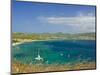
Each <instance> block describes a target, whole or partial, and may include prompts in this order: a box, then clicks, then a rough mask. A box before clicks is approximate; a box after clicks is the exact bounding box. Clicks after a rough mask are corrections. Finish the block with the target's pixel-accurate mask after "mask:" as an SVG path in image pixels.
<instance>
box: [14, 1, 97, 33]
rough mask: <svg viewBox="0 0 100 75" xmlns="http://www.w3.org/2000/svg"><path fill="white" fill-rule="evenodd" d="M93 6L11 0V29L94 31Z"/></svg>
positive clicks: (28, 30) (40, 31)
mask: <svg viewBox="0 0 100 75" xmlns="http://www.w3.org/2000/svg"><path fill="white" fill-rule="evenodd" d="M95 13H96V12H95V6H86V5H71V4H50V3H36V2H19V1H17V2H16V1H13V4H12V31H13V32H28V33H30V32H32V33H56V32H62V33H86V32H95Z"/></svg>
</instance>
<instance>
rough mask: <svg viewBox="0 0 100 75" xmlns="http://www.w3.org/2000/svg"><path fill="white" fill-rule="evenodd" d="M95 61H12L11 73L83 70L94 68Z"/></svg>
mask: <svg viewBox="0 0 100 75" xmlns="http://www.w3.org/2000/svg"><path fill="white" fill-rule="evenodd" d="M95 68H96V65H95V62H88V63H87V62H86V63H85V62H83V63H82V62H79V63H76V64H64V65H61V64H52V65H44V64H35V65H32V64H30V65H27V64H22V63H19V62H16V63H12V73H29V72H32V73H35V72H51V71H67V70H84V69H95Z"/></svg>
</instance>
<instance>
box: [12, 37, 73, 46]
mask: <svg viewBox="0 0 100 75" xmlns="http://www.w3.org/2000/svg"><path fill="white" fill-rule="evenodd" d="M54 40H61V39H45V40H21V41H20V42H16V43H12V46H16V45H20V44H23V43H27V42H34V41H54ZM62 40H66V39H62ZM74 40H75V39H73V41H74Z"/></svg>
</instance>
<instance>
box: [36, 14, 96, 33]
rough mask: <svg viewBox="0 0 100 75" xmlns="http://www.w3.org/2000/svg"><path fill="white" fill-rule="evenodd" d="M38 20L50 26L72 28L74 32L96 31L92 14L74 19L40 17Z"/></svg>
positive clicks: (80, 15) (81, 15)
mask: <svg viewBox="0 0 100 75" xmlns="http://www.w3.org/2000/svg"><path fill="white" fill-rule="evenodd" d="M73 13H74V12H73ZM38 19H39V20H40V21H41V22H44V23H48V24H49V25H50V24H52V25H66V27H67V26H71V27H72V28H73V29H74V30H75V29H76V28H77V29H76V30H77V31H90V32H92V31H95V16H93V14H91V13H88V14H85V15H84V14H82V13H79V14H78V15H77V16H73V17H66V16H65V17H61V16H60V17H38Z"/></svg>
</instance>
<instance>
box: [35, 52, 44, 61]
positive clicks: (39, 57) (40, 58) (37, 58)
mask: <svg viewBox="0 0 100 75" xmlns="http://www.w3.org/2000/svg"><path fill="white" fill-rule="evenodd" d="M35 60H43V58H42V57H41V56H40V54H39V51H38V56H37V57H36V58H35Z"/></svg>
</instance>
